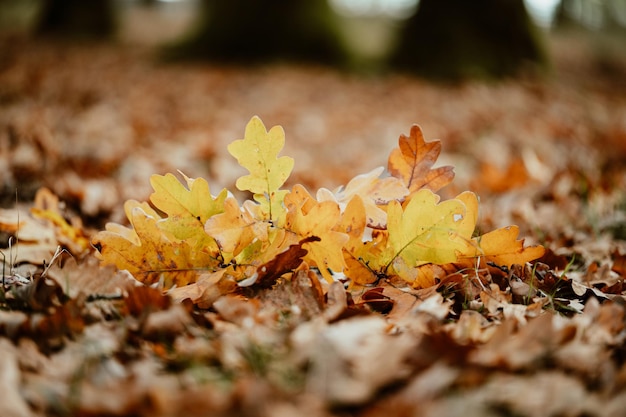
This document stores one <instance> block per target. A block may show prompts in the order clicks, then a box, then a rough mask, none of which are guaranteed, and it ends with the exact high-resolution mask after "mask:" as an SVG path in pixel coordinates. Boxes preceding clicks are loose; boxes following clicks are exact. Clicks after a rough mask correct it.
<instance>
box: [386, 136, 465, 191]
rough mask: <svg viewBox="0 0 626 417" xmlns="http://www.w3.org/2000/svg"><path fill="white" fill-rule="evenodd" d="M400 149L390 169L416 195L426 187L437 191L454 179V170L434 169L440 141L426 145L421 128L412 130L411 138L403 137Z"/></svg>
mask: <svg viewBox="0 0 626 417" xmlns="http://www.w3.org/2000/svg"><path fill="white" fill-rule="evenodd" d="M398 145H399V146H398V148H395V149H394V150H393V151H392V152H391V154H390V155H389V160H388V165H387V169H388V170H389V172H390V173H391V175H393V176H394V177H396V178H400V179H401V180H403V181H404V184H405V185H406V186H407V187H408V189H409V190H410V191H411V192H412V193H413V192H415V191H417V190H419V189H422V188H427V189H429V190H432V191H437V190H439V189H441V188H443V187H445V186H446V185H448V184H449V183H450V182H452V180H453V179H454V171H453V170H454V168H453V167H451V166H444V167H439V168H434V169H433V168H432V166H433V164H434V163H435V162H436V161H437V158H438V157H439V154H440V153H441V142H440V141H438V140H437V141H431V142H426V141H425V140H424V135H423V134H422V129H421V128H420V127H419V126H418V125H413V126H412V127H411V132H410V134H409V136H405V135H400V139H399V140H398Z"/></svg>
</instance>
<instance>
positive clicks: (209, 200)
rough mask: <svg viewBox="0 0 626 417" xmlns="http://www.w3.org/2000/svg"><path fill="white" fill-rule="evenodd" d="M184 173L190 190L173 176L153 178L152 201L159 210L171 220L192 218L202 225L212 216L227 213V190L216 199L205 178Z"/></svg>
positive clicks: (151, 178) (151, 180)
mask: <svg viewBox="0 0 626 417" xmlns="http://www.w3.org/2000/svg"><path fill="white" fill-rule="evenodd" d="M179 172H180V171H179ZM180 174H181V175H182V176H183V177H184V178H185V181H186V183H187V187H188V188H186V187H185V186H184V185H183V184H182V183H181V182H180V181H178V179H177V178H176V177H175V176H174V175H173V174H166V175H153V176H152V177H150V184H151V185H152V188H153V189H154V192H153V193H152V195H150V201H151V202H152V204H154V206H155V207H156V208H157V209H159V210H160V211H162V212H163V213H165V214H167V216H168V217H192V218H194V219H196V221H198V222H199V223H200V224H201V225H204V223H205V222H206V221H207V220H208V219H209V218H210V217H211V216H213V215H215V214H218V213H221V212H222V211H223V206H224V200H225V199H226V195H227V191H226V189H223V190H222V191H221V192H220V193H219V195H218V196H217V197H213V196H212V195H211V190H210V189H209V183H208V182H207V181H206V180H205V179H204V178H195V179H194V178H189V177H187V176H186V175H185V174H183V173H182V172H180Z"/></svg>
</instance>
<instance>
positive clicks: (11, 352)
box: [0, 339, 34, 417]
mask: <svg viewBox="0 0 626 417" xmlns="http://www.w3.org/2000/svg"><path fill="white" fill-rule="evenodd" d="M0 352H2V354H1V355H0V392H2V401H0V415H2V416H6V417H31V416H34V413H33V412H32V411H31V409H30V407H29V406H28V404H27V403H26V401H25V400H24V398H23V397H22V394H21V392H20V382H21V381H20V380H21V375H20V369H19V366H18V352H17V349H16V348H15V346H13V344H12V343H11V342H9V341H8V340H6V339H0Z"/></svg>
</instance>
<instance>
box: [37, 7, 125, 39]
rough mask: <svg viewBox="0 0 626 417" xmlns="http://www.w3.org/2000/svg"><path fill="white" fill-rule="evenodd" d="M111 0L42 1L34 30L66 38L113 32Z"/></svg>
mask: <svg viewBox="0 0 626 417" xmlns="http://www.w3.org/2000/svg"><path fill="white" fill-rule="evenodd" d="M114 28H115V11H114V6H113V1H112V0H45V1H44V4H43V8H42V12H41V17H40V19H39V22H38V25H37V28H36V33H37V34H38V35H42V36H48V35H52V36H62V37H69V38H106V37H109V36H111V35H112V34H113V31H114Z"/></svg>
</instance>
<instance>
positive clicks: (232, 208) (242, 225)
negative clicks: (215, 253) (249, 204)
mask: <svg viewBox="0 0 626 417" xmlns="http://www.w3.org/2000/svg"><path fill="white" fill-rule="evenodd" d="M268 227H269V223H267V222H262V221H258V220H256V219H255V218H254V217H253V216H252V215H251V214H250V213H249V212H248V211H247V210H245V209H241V208H240V207H239V205H238V203H237V200H235V199H234V198H232V197H231V198H227V199H226V201H225V202H224V212H223V213H220V214H216V215H215V216H213V217H211V218H210V219H208V220H207V222H206V223H205V225H204V230H205V231H206V233H207V234H209V235H210V236H212V237H213V238H214V239H215V240H216V241H217V243H218V245H219V247H220V249H221V251H222V252H228V253H231V254H232V256H237V255H238V254H239V253H240V252H241V251H242V250H243V249H244V248H245V247H247V246H248V245H250V244H251V243H252V241H253V240H255V239H257V240H260V241H267V240H268ZM224 261H225V262H228V261H229V259H224Z"/></svg>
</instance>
